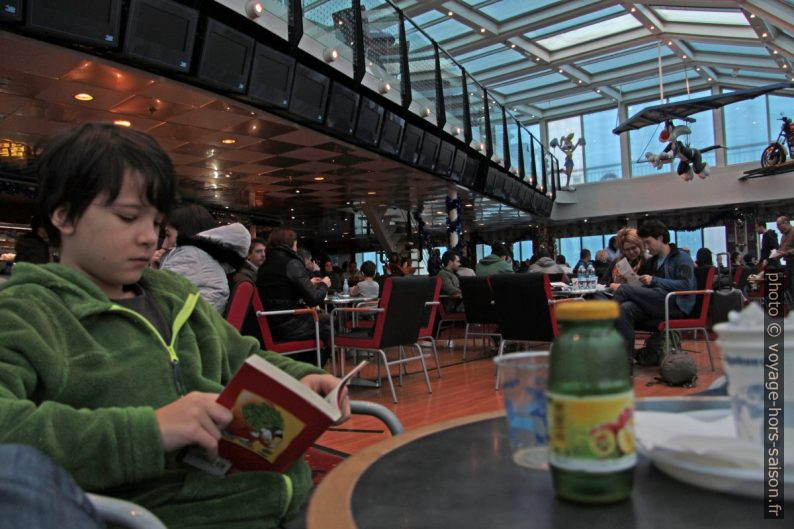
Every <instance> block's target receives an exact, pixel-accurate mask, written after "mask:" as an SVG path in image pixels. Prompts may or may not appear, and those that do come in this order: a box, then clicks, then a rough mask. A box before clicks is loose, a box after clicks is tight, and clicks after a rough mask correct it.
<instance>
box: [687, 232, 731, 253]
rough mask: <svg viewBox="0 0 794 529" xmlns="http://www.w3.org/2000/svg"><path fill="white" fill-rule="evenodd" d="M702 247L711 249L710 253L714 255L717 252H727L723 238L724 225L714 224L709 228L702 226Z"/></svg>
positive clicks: (726, 244) (726, 245)
mask: <svg viewBox="0 0 794 529" xmlns="http://www.w3.org/2000/svg"><path fill="white" fill-rule="evenodd" d="M702 247H703V248H708V249H709V250H711V254H712V255H714V256H716V255H717V254H718V253H725V252H727V251H728V243H727V241H726V240H725V226H714V227H711V228H703V246H702ZM694 251H697V250H694Z"/></svg>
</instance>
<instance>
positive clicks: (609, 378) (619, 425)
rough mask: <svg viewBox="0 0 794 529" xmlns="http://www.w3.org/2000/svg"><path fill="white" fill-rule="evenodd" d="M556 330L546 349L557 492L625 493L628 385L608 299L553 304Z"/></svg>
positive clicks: (600, 499)
mask: <svg viewBox="0 0 794 529" xmlns="http://www.w3.org/2000/svg"><path fill="white" fill-rule="evenodd" d="M556 312H557V319H558V320H559V321H560V322H561V323H562V332H561V333H560V335H559V336H558V337H557V339H556V340H554V346H553V347H552V350H551V360H550V365H549V383H548V393H547V394H548V421H549V465H550V467H551V476H552V481H553V484H554V490H555V492H556V493H557V496H559V497H560V498H563V499H566V500H571V501H576V502H582V503H609V502H615V501H619V500H622V499H625V498H627V497H628V496H629V495H631V487H632V483H633V477H634V467H635V466H636V464H637V454H636V451H635V448H634V391H633V385H632V381H631V373H630V368H629V364H628V362H627V361H626V345H625V343H624V342H623V339H622V338H621V337H620V335H619V334H618V333H617V331H616V330H615V327H614V320H615V319H616V318H617V317H618V316H619V314H620V309H619V307H618V304H617V303H615V302H613V301H580V302H572V303H563V304H560V305H557V306H556Z"/></svg>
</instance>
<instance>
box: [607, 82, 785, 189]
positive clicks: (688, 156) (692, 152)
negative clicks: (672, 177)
mask: <svg viewBox="0 0 794 529" xmlns="http://www.w3.org/2000/svg"><path fill="white" fill-rule="evenodd" d="M787 88H789V89H790V88H794V83H788V82H787V83H775V84H771V85H766V86H761V87H758V88H748V89H746V90H737V91H735V92H728V93H725V94H719V95H714V96H707V97H700V98H697V99H690V100H689V101H679V102H676V103H668V104H664V105H654V106H651V107H647V108H644V109H643V110H641V111H639V112H637V113H636V114H634V115H633V116H632V117H631V118H629V119H628V120H626V121H624V122H623V123H621V124H620V125H618V126H617V127H615V129H613V130H612V132H613V133H614V134H620V133H622V132H628V131H631V130H638V129H641V128H643V127H646V126H648V125H657V124H659V123H664V124H665V129H664V130H663V131H662V134H661V135H660V137H659V139H660V141H668V142H669V143H668V146H667V148H665V151H662V152H661V153H660V154H658V155H654V154H653V153H646V159H647V160H648V161H649V162H650V163H653V164H654V165H656V166H657V167H660V166H661V164H663V163H666V162H672V161H673V160H674V159H675V158H679V159H680V160H681V162H680V163H679V167H678V174H679V175H680V176H681V177H682V178H684V180H691V179H692V174H693V173H694V174H697V175H698V176H700V177H701V178H705V177H706V176H708V166H705V167H704V165H705V164H702V163H701V162H700V153H702V152H705V151H707V150H712V149H718V148H722V147H721V146H720V145H713V146H711V147H706V148H705V149H695V148H693V147H690V146H689V145H685V144H683V143H682V142H681V141H680V140H679V139H678V138H679V137H680V136H683V135H687V134H688V133H689V132H690V131H689V127H687V126H686V125H675V124H674V120H679V121H685V122H687V123H694V122H695V119H694V118H692V117H691V116H692V114H697V113H698V112H702V111H704V110H716V109H718V108H722V107H724V106H726V105H730V104H732V103H738V102H739V101H745V100H748V99H753V98H756V97H758V96H760V95H764V94H768V93H771V92H777V91H778V90H784V89H787ZM773 143H774V142H773ZM767 149H768V147H767ZM699 169H700V170H699ZM790 170H794V164H785V165H782V166H770V167H762V168H760V169H754V170H751V171H747V172H746V173H745V174H744V175H743V176H742V177H741V178H740V179H741V180H744V179H747V178H758V177H760V176H769V175H770V174H776V173H778V172H784V171H790ZM748 173H749V174H748Z"/></svg>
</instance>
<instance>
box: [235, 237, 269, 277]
mask: <svg viewBox="0 0 794 529" xmlns="http://www.w3.org/2000/svg"><path fill="white" fill-rule="evenodd" d="M265 249H266V243H265V241H264V240H262V239H258V238H254V239H251V246H250V247H249V248H248V255H247V256H246V258H245V263H243V266H242V268H240V270H238V271H237V273H236V274H234V277H232V280H231V284H232V288H234V285H236V284H237V283H239V282H240V281H248V282H250V283H256V272H257V271H258V270H259V267H260V266H262V263H264V262H265Z"/></svg>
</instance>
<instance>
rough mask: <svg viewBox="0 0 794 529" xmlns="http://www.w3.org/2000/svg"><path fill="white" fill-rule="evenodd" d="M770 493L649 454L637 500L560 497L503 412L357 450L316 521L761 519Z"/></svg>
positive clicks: (567, 523)
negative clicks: (731, 486)
mask: <svg viewBox="0 0 794 529" xmlns="http://www.w3.org/2000/svg"><path fill="white" fill-rule="evenodd" d="M762 503H763V502H762V501H761V500H756V499H750V498H744V497H739V496H729V495H724V494H719V493H716V492H710V491H708V490H704V489H699V488H695V487H692V486H690V485H687V484H685V483H681V482H678V481H676V480H673V479H672V478H669V477H667V476H665V475H664V474H662V473H661V472H660V471H658V470H657V469H656V468H655V467H654V466H653V465H651V464H650V462H649V461H648V460H646V459H644V458H642V457H641V458H640V461H639V464H638V466H637V469H636V473H635V483H634V491H633V493H632V497H631V499H630V500H627V501H623V502H620V503H616V504H610V505H600V506H592V505H579V504H574V503H568V502H564V501H561V500H558V499H557V498H556V497H555V495H554V491H553V490H552V487H551V477H550V475H549V473H548V471H540V470H529V469H526V468H522V467H519V466H517V465H515V464H514V463H513V461H512V457H511V451H510V446H509V444H508V442H507V437H506V425H505V420H504V415H503V412H491V413H486V414H480V415H474V416H469V417H464V418H461V419H456V420H453V421H447V422H444V423H439V424H433V425H430V426H427V427H425V428H420V429H417V430H413V431H409V432H406V433H404V434H401V435H399V436H396V437H393V438H390V439H386V440H385V441H382V442H380V443H378V444H376V445H373V446H370V447H368V448H367V449H365V450H363V451H361V452H359V453H358V454H355V455H354V456H352V457H350V458H349V459H347V460H346V461H345V462H344V463H342V464H341V465H340V466H338V467H337V468H336V469H334V471H333V472H331V473H330V474H329V475H328V476H326V477H325V479H324V480H323V481H322V483H321V484H320V486H319V488H318V489H317V491H316V492H315V494H314V496H313V498H312V501H311V503H310V505H309V512H308V518H307V521H308V525H307V527H308V529H321V528H322V529H326V528H330V527H333V528H341V529H345V528H359V529H388V528H405V529H423V528H428V529H429V528H455V529H469V528H471V529H475V528H476V529H486V528H491V527H494V528H519V527H520V528H537V529H555V528H560V529H562V528H565V529H572V528H578V527H586V528H588V529H601V528H603V529H629V528H649V529H650V528H664V529H671V528H675V529H682V528H692V529H695V528H697V529H701V528H703V527H718V528H720V529H729V528H741V529H746V528H749V527H758V526H760V525H761V524H762V523H763V512H764V505H763V504H762Z"/></svg>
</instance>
